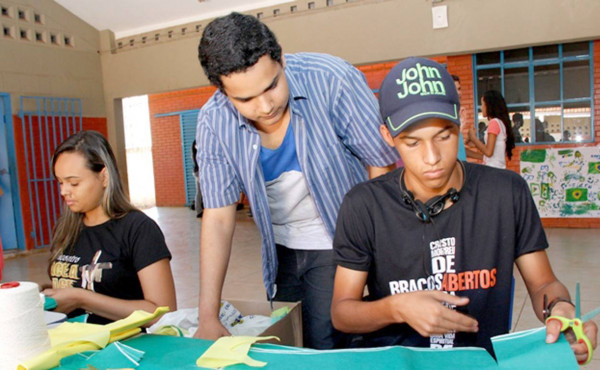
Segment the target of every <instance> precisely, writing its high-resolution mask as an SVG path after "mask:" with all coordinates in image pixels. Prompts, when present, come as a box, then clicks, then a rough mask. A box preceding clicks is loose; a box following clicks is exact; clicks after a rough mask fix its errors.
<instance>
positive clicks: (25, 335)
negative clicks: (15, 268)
mask: <svg viewBox="0 0 600 370" xmlns="http://www.w3.org/2000/svg"><path fill="white" fill-rule="evenodd" d="M48 349H50V338H49V337H48V329H47V328H46V319H45V318H44V305H43V302H42V300H41V299H40V293H39V288H38V285H37V284H36V283H31V282H23V281H20V282H12V283H4V284H1V285H0V370H4V369H11V370H14V369H16V368H17V366H18V364H19V363H20V362H24V361H26V360H28V359H30V358H33V357H35V356H36V355H38V354H40V353H42V352H44V351H46V350H48Z"/></svg>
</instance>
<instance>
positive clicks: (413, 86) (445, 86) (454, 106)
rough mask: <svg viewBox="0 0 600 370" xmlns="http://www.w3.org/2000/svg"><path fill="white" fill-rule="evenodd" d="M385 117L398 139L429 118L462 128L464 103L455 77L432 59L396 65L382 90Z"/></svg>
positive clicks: (382, 113) (385, 80)
mask: <svg viewBox="0 0 600 370" xmlns="http://www.w3.org/2000/svg"><path fill="white" fill-rule="evenodd" d="M379 108H380V110H381V116H382V117H383V119H384V120H385V123H386V125H387V127H388V129H389V131H390V133H391V134H392V137H395V136H396V135H398V134H399V133H400V132H402V131H404V130H405V129H406V128H408V127H410V126H411V125H413V124H415V123H417V122H420V121H422V120H424V119H427V118H442V119H445V120H448V121H451V122H454V123H456V124H457V125H459V126H460V114H459V112H460V100H459V98H458V92H457V91H456V86H455V85H454V80H453V79H452V76H451V75H450V73H449V72H448V70H446V68H445V67H444V66H442V65H441V64H439V63H437V62H434V61H433V60H431V59H426V58H416V57H411V58H407V59H404V60H403V61H401V62H400V63H398V64H396V65H395V66H394V68H392V69H391V70H390V72H389V73H388V74H387V76H385V79H384V80H383V83H382V84H381V88H380V89H379Z"/></svg>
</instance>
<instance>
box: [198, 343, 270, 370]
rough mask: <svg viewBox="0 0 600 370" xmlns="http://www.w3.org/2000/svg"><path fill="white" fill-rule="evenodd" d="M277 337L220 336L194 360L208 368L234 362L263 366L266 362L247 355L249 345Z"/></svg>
mask: <svg viewBox="0 0 600 370" xmlns="http://www.w3.org/2000/svg"><path fill="white" fill-rule="evenodd" d="M269 339H277V340H279V338H277V337H275V336H271V337H244V336H239V337H237V336H236V337H221V338H219V339H217V341H216V342H215V343H213V345H212V346H210V347H209V348H208V349H207V350H206V352H204V353H203V354H202V356H200V357H199V358H198V360H196V365H198V366H200V367H208V368H220V367H225V366H230V365H236V364H246V365H248V366H253V367H263V366H265V365H266V364H267V363H266V362H262V361H256V360H254V359H252V358H251V357H249V356H248V351H250V346H251V345H252V344H254V343H255V342H257V341H260V340H269Z"/></svg>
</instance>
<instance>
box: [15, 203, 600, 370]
mask: <svg viewBox="0 0 600 370" xmlns="http://www.w3.org/2000/svg"><path fill="white" fill-rule="evenodd" d="M146 213H147V214H148V215H150V216H151V217H152V218H154V219H155V220H156V221H157V222H158V224H159V225H160V227H161V229H162V230H163V233H164V234H165V237H166V239H167V244H168V246H169V248H170V249H171V252H172V254H173V260H172V262H171V265H172V268H173V274H174V277H175V284H176V287H177V303H178V305H179V307H180V308H187V307H194V306H196V305H197V300H198V279H199V277H198V276H199V274H198V258H199V236H200V222H201V219H197V218H196V217H195V212H193V211H191V210H189V209H187V208H151V209H149V210H147V211H146ZM237 217H238V223H237V225H236V231H235V236H234V242H233V252H232V256H231V260H230V266H229V270H228V274H227V278H226V280H225V286H224V290H223V298H225V299H226V298H235V299H242V300H265V299H266V298H265V292H264V288H263V284H262V277H261V272H260V266H261V263H260V237H259V233H258V230H257V228H256V226H255V225H254V221H253V220H252V218H250V217H248V215H247V212H246V210H242V211H238V216H237ZM546 233H547V235H548V239H549V242H550V246H551V247H550V249H549V250H548V255H549V258H550V262H551V263H552V266H553V268H554V272H555V274H556V275H557V276H558V278H559V279H560V280H561V281H562V282H563V283H564V284H565V285H566V286H567V287H568V288H569V290H570V291H571V293H572V294H574V290H575V283H576V282H579V283H580V284H581V297H582V300H581V303H582V312H583V313H586V312H587V311H589V310H591V309H593V308H595V307H597V306H600V289H599V286H598V278H597V275H598V266H599V265H600V263H599V262H600V242H599V241H600V229H582V230H579V229H548V230H546ZM47 259H48V253H47V252H39V253H33V254H29V255H26V256H18V257H14V258H11V257H9V258H8V259H7V260H6V266H5V270H4V279H3V280H4V281H10V280H27V281H36V282H38V283H42V282H47V281H48V280H47V275H46V267H47ZM515 280H516V287H515V298H514V306H513V307H514V308H513V330H517V331H520V330H525V329H530V328H535V327H539V326H541V323H540V322H539V321H538V320H537V318H536V317H535V315H534V313H533V310H532V309H531V303H530V302H529V298H528V296H527V291H526V289H525V286H524V284H523V282H522V281H521V278H520V276H518V273H517V276H516V279H515ZM596 322H600V319H599V318H596ZM585 368H586V369H600V356H598V357H597V358H596V359H595V360H593V361H592V363H591V364H590V365H588V366H586V367H585Z"/></svg>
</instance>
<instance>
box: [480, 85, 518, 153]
mask: <svg viewBox="0 0 600 370" xmlns="http://www.w3.org/2000/svg"><path fill="white" fill-rule="evenodd" d="M483 101H484V102H485V108H486V114H487V116H488V118H489V117H491V118H497V119H499V120H500V121H502V123H503V124H504V128H505V129H506V130H505V131H506V156H507V157H508V159H509V160H510V159H511V158H512V150H513V149H514V148H515V135H514V134H513V130H512V127H511V126H510V117H509V116H508V108H507V107H506V101H504V97H503V96H502V93H500V91H497V90H488V91H486V92H485V93H484V94H483Z"/></svg>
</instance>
